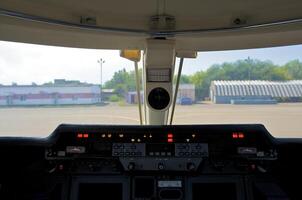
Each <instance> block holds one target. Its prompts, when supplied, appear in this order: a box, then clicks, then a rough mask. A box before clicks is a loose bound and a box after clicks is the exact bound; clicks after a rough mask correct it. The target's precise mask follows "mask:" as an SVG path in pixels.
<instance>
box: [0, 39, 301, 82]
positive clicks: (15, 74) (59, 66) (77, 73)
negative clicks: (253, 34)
mask: <svg viewBox="0 0 302 200" xmlns="http://www.w3.org/2000/svg"><path fill="white" fill-rule="evenodd" d="M248 57H250V58H252V59H259V60H271V61H273V63H275V64H278V65H283V64H285V63H286V62H288V61H290V60H294V59H299V60H300V61H302V45H294V46H285V47H274V48H262V49H247V50H233V51H213V52H199V53H198V57H197V58H196V59H185V61H184V66H183V74H193V73H195V72H196V71H200V70H206V69H207V68H209V67H210V66H211V65H213V64H221V63H223V62H234V61H236V60H238V59H246V58H248ZM100 58H102V59H104V60H105V63H104V64H103V70H102V71H103V74H102V79H103V80H102V82H103V83H104V82H105V81H107V80H109V79H110V78H111V77H112V76H113V74H114V72H115V71H118V70H120V69H123V68H126V70H127V71H130V70H133V69H134V65H133V63H132V62H130V61H128V60H126V59H124V58H121V57H120V56H119V51H117V50H95V49H79V48H66V47H54V46H45V45H33V44H24V43H15V42H5V41H0V84H5V85H9V84H11V83H12V82H15V83H18V84H31V83H32V82H35V83H37V84H42V83H45V82H50V81H53V80H54V79H61V78H64V79H67V80H80V81H82V82H88V83H95V84H99V83H100V82H101V78H100V77H101V75H100V64H99V63H98V62H97V60H98V59H100ZM176 64H177V65H178V62H177V63H176ZM139 66H140V67H142V63H139Z"/></svg>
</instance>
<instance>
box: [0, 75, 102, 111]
mask: <svg viewBox="0 0 302 200" xmlns="http://www.w3.org/2000/svg"><path fill="white" fill-rule="evenodd" d="M65 83H66V84H64V81H62V80H60V81H59V83H57V82H56V81H55V82H54V83H49V84H44V85H35V84H33V85H15V84H14V85H0V106H39V105H74V104H96V103H99V102H100V87H99V86H98V85H92V84H87V83H80V82H74V81H73V82H72V81H71V82H68V81H65Z"/></svg>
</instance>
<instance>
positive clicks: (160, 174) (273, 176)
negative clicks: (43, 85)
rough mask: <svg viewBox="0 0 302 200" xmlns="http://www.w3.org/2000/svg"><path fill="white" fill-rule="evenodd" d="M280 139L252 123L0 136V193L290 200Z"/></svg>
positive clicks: (80, 128)
mask: <svg viewBox="0 0 302 200" xmlns="http://www.w3.org/2000/svg"><path fill="white" fill-rule="evenodd" d="M280 144H282V143H280V141H279V140H277V139H275V138H273V137H272V136H271V135H270V134H269V132H268V131H267V130H266V129H265V127H264V126H263V125H257V124H256V125H173V126H108V125H60V126H59V127H58V128H57V129H56V130H55V131H54V132H53V133H52V134H51V135H50V136H49V137H48V138H44V139H37V138H19V139H18V140H17V139H11V138H2V139H0V152H1V157H2V160H3V161H4V162H3V164H2V166H1V167H0V168H1V172H0V181H1V182H0V183H1V184H2V185H3V187H2V188H1V189H0V197H1V199H24V198H23V197H24V196H28V199H43V198H44V199H66V200H67V199H68V200H84V199H85V200H96V199H106V200H111V199H112V200H113V199H114V200H119V199H120V200H125V199H127V200H128V199H134V200H142V199H147V200H155V199H162V200H169V199H170V200H171V199H177V200H185V199H188V200H201V199H289V195H288V191H290V190H291V189H292V190H293V188H295V187H297V186H294V185H292V184H290V185H288V183H287V182H286V181H285V182H286V183H287V184H283V183H282V182H284V180H283V179H287V177H289V175H288V174H287V175H284V176H283V174H284V171H282V172H281V171H280V170H281V169H283V170H284V169H286V166H287V165H286V164H290V163H291V162H292V161H289V160H287V161H286V164H284V161H282V160H284V159H288V157H285V156H284V150H282V148H280ZM281 146H282V145H281ZM4 152H7V153H4ZM287 153H288V152H287ZM17 156H18V157H17ZM13 158H15V159H13ZM16 158H18V159H16ZM296 164H297V168H298V166H301V165H299V164H298V163H296ZM290 165H291V166H293V165H292V164H290ZM297 168H295V167H294V168H292V172H294V171H295V169H297ZM288 173H290V172H288ZM21 177H22V178H21ZM298 177H299V176H298ZM12 180H18V184H20V185H18V184H17V185H16V182H14V181H12ZM41 183H43V184H41ZM286 185H288V186H290V187H289V188H288V186H286ZM16 188H17V189H16ZM20 188H22V189H20ZM1 191H2V192H1ZM15 191H18V192H17V193H16V192H15ZM295 191H296V190H295ZM12 194H14V195H16V198H12V196H11V195H12ZM37 194H39V195H40V197H41V196H42V197H43V198H42V197H41V198H40V197H39V198H38V197H36V196H35V195H37ZM1 195H2V196H1ZM18 195H19V196H18ZM39 195H38V196H39ZM21 196H22V198H20V197H21Z"/></svg>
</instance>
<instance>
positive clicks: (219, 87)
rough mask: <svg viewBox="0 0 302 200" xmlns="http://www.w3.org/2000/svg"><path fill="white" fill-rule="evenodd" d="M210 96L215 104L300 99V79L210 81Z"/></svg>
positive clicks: (263, 102) (260, 102) (266, 102)
mask: <svg viewBox="0 0 302 200" xmlns="http://www.w3.org/2000/svg"><path fill="white" fill-rule="evenodd" d="M210 98H211V100H212V102H213V103H217V104H230V103H232V104H272V103H277V102H278V101H280V100H285V101H301V99H302V80H293V81H261V80H251V81H212V82H211V86H210Z"/></svg>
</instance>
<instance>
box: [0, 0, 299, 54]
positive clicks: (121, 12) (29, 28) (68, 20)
mask: <svg viewBox="0 0 302 200" xmlns="http://www.w3.org/2000/svg"><path fill="white" fill-rule="evenodd" d="M301 10H302V1H300V0H287V1H284V0H267V1H261V0H245V1H243V0H225V1H218V0H203V1H201V0H186V1H184V0H157V1H156V0H153V1H148V0H130V1H121V0H110V1H105V0H85V1H82V0H65V1H62V0H45V1H40V0H27V1H24V0H1V2H0V40H7V41H18V42H26V43H36V44H47V45H57V46H69V47H83V48H100V49H124V48H130V49H144V47H145V39H146V38H150V37H162V36H164V37H168V38H174V39H175V40H176V49H178V50H198V51H207V50H225V49H243V48H257V47H271V46H279V45H292V44H301V43H302V37H301V35H302V12H301ZM155 15H168V16H172V17H174V18H175V26H174V27H173V28H170V29H165V30H154V29H152V28H151V25H150V19H151V17H152V16H155ZM83 18H84V19H87V18H91V19H92V21H93V24H87V23H84V24H83V22H82V23H81V19H82V20H83Z"/></svg>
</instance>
